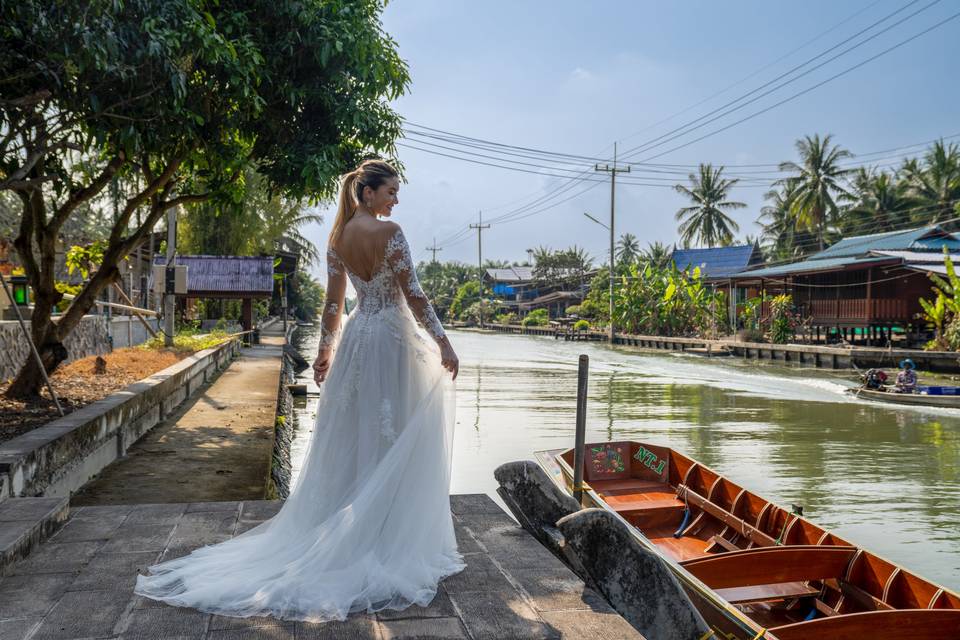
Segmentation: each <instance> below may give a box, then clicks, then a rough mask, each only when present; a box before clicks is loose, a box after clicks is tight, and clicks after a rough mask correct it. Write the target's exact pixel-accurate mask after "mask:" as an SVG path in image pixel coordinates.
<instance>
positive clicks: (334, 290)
mask: <svg viewBox="0 0 960 640" xmlns="http://www.w3.org/2000/svg"><path fill="white" fill-rule="evenodd" d="M346 291H347V275H346V273H344V268H343V263H342V262H341V261H340V258H339V257H337V254H336V253H334V252H333V250H332V249H328V250H327V296H326V300H324V303H323V315H322V316H321V322H320V350H319V353H317V359H316V360H315V361H314V363H313V379H314V380H316V382H317V384H320V383H321V382H323V381H324V380H325V379H326V377H327V371H328V370H329V369H330V363H331V361H332V360H333V352H334V351H335V350H336V348H337V340H338V339H339V337H340V318H341V316H342V313H343V298H344V295H345V294H346Z"/></svg>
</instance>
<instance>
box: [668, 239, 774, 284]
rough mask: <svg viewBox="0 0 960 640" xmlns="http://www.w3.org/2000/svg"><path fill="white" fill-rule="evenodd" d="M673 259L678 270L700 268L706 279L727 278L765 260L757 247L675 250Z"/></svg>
mask: <svg viewBox="0 0 960 640" xmlns="http://www.w3.org/2000/svg"><path fill="white" fill-rule="evenodd" d="M671 259H672V260H673V262H674V264H676V265H677V268H678V269H686V268H687V267H689V268H691V269H692V268H694V267H700V271H701V273H702V275H703V277H704V278H725V277H727V276H729V275H731V274H734V273H738V272H740V271H743V270H744V269H746V268H747V267H749V266H751V265H753V264H758V263H759V262H761V261H762V260H763V258H762V256H761V255H760V252H759V250H757V247H756V245H752V244H743V245H738V246H734V247H713V248H710V249H674V251H673V254H671Z"/></svg>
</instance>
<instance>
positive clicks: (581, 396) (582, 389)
mask: <svg viewBox="0 0 960 640" xmlns="http://www.w3.org/2000/svg"><path fill="white" fill-rule="evenodd" d="M589 371H590V356H588V355H586V354H581V355H580V366H579V368H578V370H577V435H576V444H575V445H574V450H573V497H574V499H575V500H576V501H577V502H582V500H583V453H584V452H583V448H584V446H585V445H586V439H587V373H588V372H589Z"/></svg>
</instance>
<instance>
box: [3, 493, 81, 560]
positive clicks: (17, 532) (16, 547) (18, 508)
mask: <svg viewBox="0 0 960 640" xmlns="http://www.w3.org/2000/svg"><path fill="white" fill-rule="evenodd" d="M69 514H70V499H69V498H65V497H64V498H10V499H8V500H4V501H3V502H0V576H3V575H6V574H7V572H8V570H9V569H10V567H11V566H12V565H13V563H15V562H16V561H18V560H22V559H23V558H25V557H26V556H27V555H29V553H30V551H31V550H33V548H34V547H36V546H37V545H39V544H40V543H41V542H43V541H44V540H46V539H47V538H49V537H50V536H51V535H53V533H54V532H55V531H57V529H59V528H60V527H61V526H63V523H64V522H66V520H67V517H68V516H69Z"/></svg>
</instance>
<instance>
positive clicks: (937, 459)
mask: <svg viewBox="0 0 960 640" xmlns="http://www.w3.org/2000/svg"><path fill="white" fill-rule="evenodd" d="M450 339H451V341H452V342H453V344H454V347H455V348H456V350H457V353H458V354H459V356H460V361H461V370H460V376H459V378H458V380H457V430H456V434H455V437H454V455H453V477H452V487H451V491H452V492H453V493H480V492H484V493H489V494H491V495H494V496H495V493H494V491H495V489H496V482H495V481H494V479H493V470H494V469H495V468H496V467H497V466H498V465H499V464H501V463H503V462H506V461H509V460H518V459H523V458H531V456H532V453H533V452H534V451H536V450H540V449H551V448H559V447H568V446H572V444H573V437H574V416H575V410H576V397H575V394H576V383H577V358H578V356H579V354H581V353H585V354H587V355H589V356H590V385H589V399H588V405H587V409H588V415H587V441H588V442H589V441H591V440H640V441H645V442H650V443H653V444H660V445H665V446H669V447H673V448H676V449H677V450H679V451H681V452H683V453H685V454H686V455H688V456H690V457H692V458H695V459H697V460H699V461H700V462H702V463H704V464H706V465H708V466H710V467H712V468H713V469H715V470H716V471H718V472H720V473H722V474H723V475H725V476H727V477H728V478H729V479H731V480H732V481H734V482H736V483H737V484H740V485H741V486H743V487H745V488H747V489H749V490H750V491H753V492H754V493H757V494H759V495H761V496H763V497H765V498H768V499H770V500H773V501H774V502H777V503H779V504H781V505H785V506H789V505H790V504H799V505H803V508H804V515H805V516H806V517H807V518H808V519H810V520H812V521H813V522H816V523H817V524H819V525H821V526H823V527H825V528H827V529H831V530H833V531H834V532H836V533H837V534H838V535H840V536H841V537H843V538H846V539H847V540H850V541H851V542H854V543H856V544H859V545H862V546H864V547H866V548H868V549H870V550H871V551H872V552H874V553H876V554H878V555H881V556H883V557H886V558H888V559H890V560H892V561H894V562H897V563H899V564H902V565H904V566H905V567H907V568H909V569H911V570H913V571H916V572H919V573H920V575H922V576H925V577H927V578H930V579H932V580H934V581H936V582H939V583H941V584H943V585H945V586H948V587H950V588H953V589H955V590H960V410H950V409H916V408H896V407H890V406H886V405H879V404H875V403H870V402H867V401H861V400H856V399H854V398H852V397H851V396H849V395H847V394H845V393H844V390H845V389H847V388H849V387H851V386H853V384H854V377H855V376H854V374H853V372H849V371H827V370H822V369H809V368H805V369H800V368H795V367H786V366H776V365H771V364H767V363H764V364H760V363H757V362H755V361H746V360H741V359H739V358H713V359H709V360H707V359H703V358H699V357H697V356H690V355H681V354H668V353H663V354H661V353H640V352H637V351H635V350H631V349H626V348H610V347H609V346H607V345H604V344H598V343H586V342H564V341H557V340H554V339H552V338H546V337H534V336H513V335H501V334H481V333H477V332H466V331H451V332H450ZM298 342H300V347H299V348H300V349H301V352H302V353H303V354H304V356H305V357H306V358H307V359H308V360H309V361H311V362H312V360H313V357H314V356H315V354H316V346H317V337H316V335H315V333H313V332H312V330H311V329H309V328H307V329H306V330H305V331H302V332H301V335H300V340H299V341H298ZM309 374H310V371H309V370H308V371H306V372H304V376H307V375H309ZM303 381H304V382H306V381H307V380H306V378H304V380H303ZM310 384H311V385H312V381H310ZM298 411H299V412H298V416H299V426H298V432H297V436H296V440H295V443H294V447H293V454H292V458H293V459H292V463H293V468H294V474H296V472H297V470H298V469H299V465H300V461H301V460H302V456H303V452H304V447H305V444H306V442H307V440H308V438H309V437H310V431H311V429H312V426H313V419H314V414H315V406H314V404H313V403H312V402H310V401H309V400H308V401H307V402H306V404H305V405H301V406H300V407H299V410H298Z"/></svg>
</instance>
